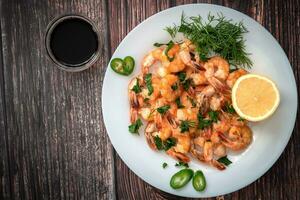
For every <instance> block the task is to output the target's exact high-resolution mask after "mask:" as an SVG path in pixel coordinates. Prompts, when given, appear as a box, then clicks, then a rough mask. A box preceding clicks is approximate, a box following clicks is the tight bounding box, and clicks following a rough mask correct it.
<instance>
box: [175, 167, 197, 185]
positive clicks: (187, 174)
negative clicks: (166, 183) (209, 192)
mask: <svg viewBox="0 0 300 200" xmlns="http://www.w3.org/2000/svg"><path fill="white" fill-rule="evenodd" d="M193 174H194V171H193V170H191V169H182V170H180V171H179V172H177V173H175V174H174V175H173V176H172V178H171V180H170V186H171V187H172V188H173V189H179V188H182V187H183V186H185V185H186V184H187V183H188V182H189V181H190V180H191V179H192V177H193Z"/></svg>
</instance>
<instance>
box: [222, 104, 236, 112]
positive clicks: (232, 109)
mask: <svg viewBox="0 0 300 200" xmlns="http://www.w3.org/2000/svg"><path fill="white" fill-rule="evenodd" d="M224 111H225V112H228V113H230V114H233V113H235V110H234V108H233V106H232V105H230V104H229V103H228V102H226V104H225V109H224Z"/></svg>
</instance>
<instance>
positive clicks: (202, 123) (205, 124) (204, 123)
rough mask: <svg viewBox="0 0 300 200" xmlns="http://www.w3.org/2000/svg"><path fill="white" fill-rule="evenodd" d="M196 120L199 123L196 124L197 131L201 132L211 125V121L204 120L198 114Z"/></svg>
mask: <svg viewBox="0 0 300 200" xmlns="http://www.w3.org/2000/svg"><path fill="white" fill-rule="evenodd" d="M197 118H198V122H199V124H198V128H199V129H202V130H203V129H205V128H207V127H209V126H210V125H211V124H212V121H211V120H210V119H204V117H203V116H202V115H201V114H200V113H198V115H197Z"/></svg>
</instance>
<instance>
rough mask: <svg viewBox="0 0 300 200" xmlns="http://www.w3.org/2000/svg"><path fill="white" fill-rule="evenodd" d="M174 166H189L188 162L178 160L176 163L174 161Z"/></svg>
mask: <svg viewBox="0 0 300 200" xmlns="http://www.w3.org/2000/svg"><path fill="white" fill-rule="evenodd" d="M175 166H176V167H185V168H189V164H187V163H185V162H182V161H179V162H178V163H176V164H175Z"/></svg>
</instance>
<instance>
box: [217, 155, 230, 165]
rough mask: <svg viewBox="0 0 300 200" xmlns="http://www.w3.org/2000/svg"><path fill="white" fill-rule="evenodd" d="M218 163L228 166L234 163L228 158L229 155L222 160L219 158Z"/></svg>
mask: <svg viewBox="0 0 300 200" xmlns="http://www.w3.org/2000/svg"><path fill="white" fill-rule="evenodd" d="M218 162H220V163H223V164H224V165H226V166H228V165H230V164H231V163H232V162H231V161H230V160H229V159H228V158H227V155H226V156H224V157H222V158H219V159H218Z"/></svg>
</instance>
